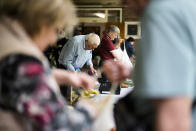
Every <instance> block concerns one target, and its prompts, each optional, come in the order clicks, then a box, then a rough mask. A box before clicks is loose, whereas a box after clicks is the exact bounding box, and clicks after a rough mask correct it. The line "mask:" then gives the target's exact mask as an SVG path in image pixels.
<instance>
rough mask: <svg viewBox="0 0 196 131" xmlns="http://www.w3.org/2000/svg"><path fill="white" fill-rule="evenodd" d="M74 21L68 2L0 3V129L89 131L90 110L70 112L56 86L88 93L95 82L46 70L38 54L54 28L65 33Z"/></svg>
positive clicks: (52, 39) (3, 0) (26, 0)
mask: <svg viewBox="0 0 196 131" xmlns="http://www.w3.org/2000/svg"><path fill="white" fill-rule="evenodd" d="M76 21H77V19H76V15H75V9H74V6H73V4H72V3H71V1H70V0H1V1H0V40H1V41H0V130H3V131H13V130H14V131H31V130H36V131H38V130H44V131H54V130H71V131H76V130H77V131H89V130H91V123H92V122H93V119H94V118H95V115H94V110H93V111H92V110H89V108H87V107H90V105H89V106H88V105H86V104H84V105H82V104H81V105H80V106H77V107H76V109H74V110H73V109H72V110H70V109H69V108H68V107H67V104H66V102H65V101H64V99H63V98H62V96H61V94H60V91H59V87H58V85H57V83H58V84H71V85H73V86H75V87H81V86H82V87H86V88H91V87H94V86H95V84H96V82H95V80H94V79H92V78H91V77H89V76H87V75H85V74H82V73H79V74H75V73H71V72H67V71H65V70H60V69H53V70H51V69H50V68H49V65H48V62H47V60H46V58H45V56H44V55H43V54H42V51H43V50H44V49H45V48H46V47H47V46H49V45H50V44H53V43H55V41H56V35H57V34H56V31H57V30H58V29H60V28H63V27H65V28H66V29H67V31H69V29H70V28H71V27H73V26H74V25H75V24H76ZM90 111H92V112H90Z"/></svg>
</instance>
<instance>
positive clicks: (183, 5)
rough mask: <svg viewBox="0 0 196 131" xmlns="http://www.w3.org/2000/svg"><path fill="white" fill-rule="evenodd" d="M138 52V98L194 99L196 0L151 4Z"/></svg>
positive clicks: (136, 79) (177, 0) (166, 1)
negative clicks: (183, 97)
mask: <svg viewBox="0 0 196 131" xmlns="http://www.w3.org/2000/svg"><path fill="white" fill-rule="evenodd" d="M137 49H138V50H137V51H136V52H137V54H136V56H137V60H136V69H135V86H136V87H135V91H136V94H138V96H140V97H141V96H143V97H145V98H171V97H176V96H188V97H190V98H193V97H195V93H196V0H152V1H151V3H150V5H149V6H148V8H147V9H146V12H145V14H144V18H143V22H142V39H141V41H140V43H139V44H138V48H137ZM194 117H195V118H196V115H195V116H194ZM195 118H194V119H195ZM194 125H195V124H194Z"/></svg>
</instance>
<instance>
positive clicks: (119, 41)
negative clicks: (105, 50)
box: [114, 39, 124, 48]
mask: <svg viewBox="0 0 196 131" xmlns="http://www.w3.org/2000/svg"><path fill="white" fill-rule="evenodd" d="M123 41H124V40H123V39H118V41H117V42H116V43H115V44H114V47H115V48H117V47H118V46H119V45H120V44H121V43H122V42H123Z"/></svg>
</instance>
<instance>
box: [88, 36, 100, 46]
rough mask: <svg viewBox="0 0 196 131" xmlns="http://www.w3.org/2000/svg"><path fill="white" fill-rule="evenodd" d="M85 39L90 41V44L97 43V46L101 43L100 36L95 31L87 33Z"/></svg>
mask: <svg viewBox="0 0 196 131" xmlns="http://www.w3.org/2000/svg"><path fill="white" fill-rule="evenodd" d="M85 39H86V40H87V41H88V44H97V46H98V45H99V44H100V38H99V36H98V35H97V34H95V33H90V34H88V35H86V38H85Z"/></svg>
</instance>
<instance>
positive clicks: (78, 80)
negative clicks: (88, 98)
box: [68, 72, 96, 89]
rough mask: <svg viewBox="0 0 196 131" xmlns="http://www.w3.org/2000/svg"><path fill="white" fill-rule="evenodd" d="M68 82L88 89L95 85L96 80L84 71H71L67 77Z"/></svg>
mask: <svg viewBox="0 0 196 131" xmlns="http://www.w3.org/2000/svg"><path fill="white" fill-rule="evenodd" d="M68 84H70V85H72V86H74V87H82V88H85V89H90V88H94V87H96V80H95V79H94V78H93V77H90V76H89V75H87V74H86V73H80V72H78V73H71V72H70V74H69V77H68Z"/></svg>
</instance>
